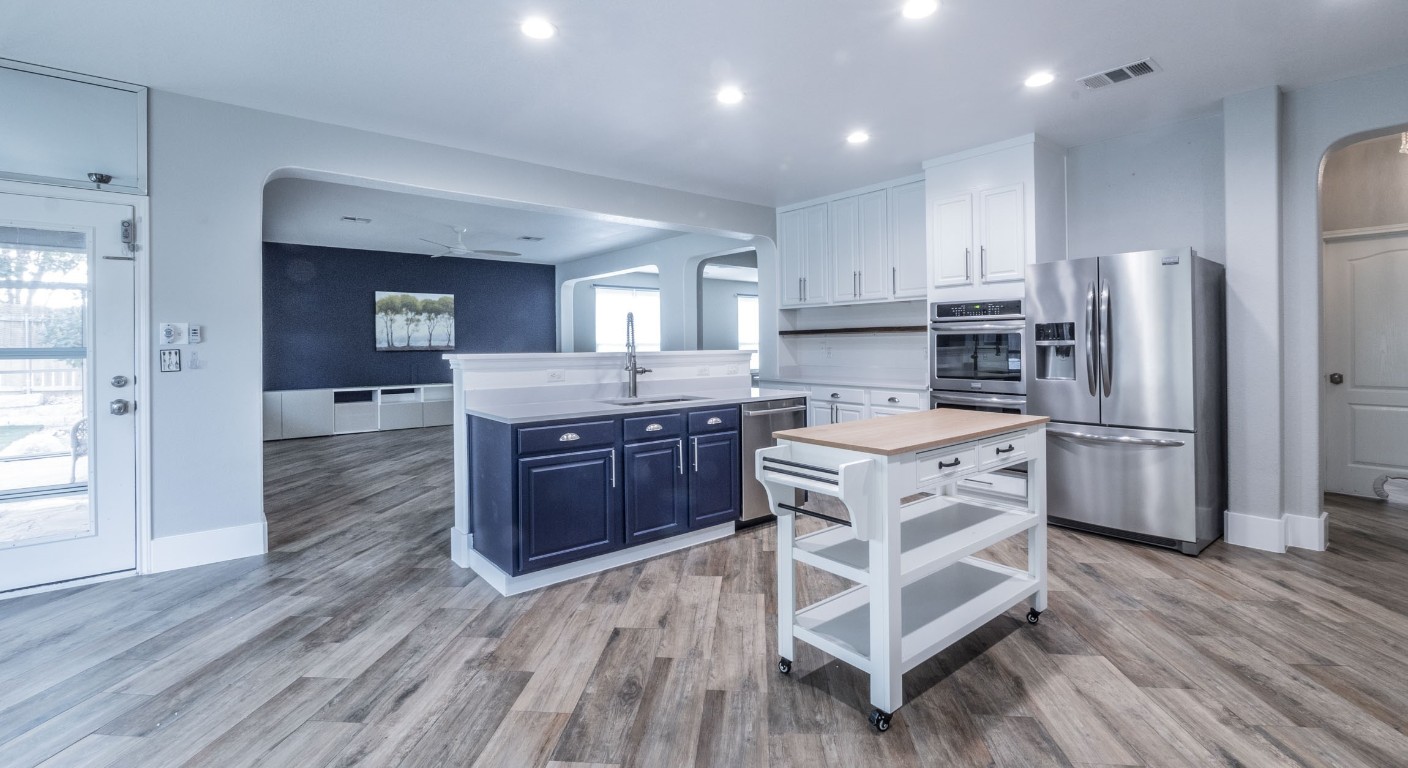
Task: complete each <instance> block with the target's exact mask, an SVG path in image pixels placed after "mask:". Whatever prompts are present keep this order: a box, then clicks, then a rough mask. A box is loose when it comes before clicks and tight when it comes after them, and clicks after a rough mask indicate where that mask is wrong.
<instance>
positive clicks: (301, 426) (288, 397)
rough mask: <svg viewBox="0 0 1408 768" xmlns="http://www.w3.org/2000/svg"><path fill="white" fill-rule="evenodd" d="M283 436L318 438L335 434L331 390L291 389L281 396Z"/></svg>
mask: <svg viewBox="0 0 1408 768" xmlns="http://www.w3.org/2000/svg"><path fill="white" fill-rule="evenodd" d="M281 399H282V404H283V407H282V408H281V409H280V413H281V414H282V417H283V427H284V428H283V436H284V437H285V438H290V437H318V436H320V435H331V434H332V433H333V412H332V408H333V404H332V390H330V389H290V390H286V391H284V392H283V393H282V395H281Z"/></svg>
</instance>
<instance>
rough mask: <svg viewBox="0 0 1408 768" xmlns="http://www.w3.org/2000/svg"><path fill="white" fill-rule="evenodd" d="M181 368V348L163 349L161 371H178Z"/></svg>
mask: <svg viewBox="0 0 1408 768" xmlns="http://www.w3.org/2000/svg"><path fill="white" fill-rule="evenodd" d="M179 370H181V350H179V349H163V350H161V372H162V373H176V372H177V371H179Z"/></svg>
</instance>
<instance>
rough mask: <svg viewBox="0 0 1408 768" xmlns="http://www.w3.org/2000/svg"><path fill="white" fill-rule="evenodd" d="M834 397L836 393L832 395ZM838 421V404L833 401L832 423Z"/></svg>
mask: <svg viewBox="0 0 1408 768" xmlns="http://www.w3.org/2000/svg"><path fill="white" fill-rule="evenodd" d="M832 397H835V395H832ZM837 421H839V419H838V418H837V417H836V404H835V403H832V404H831V423H832V424H835V423H836V422H837Z"/></svg>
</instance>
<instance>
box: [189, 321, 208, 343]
mask: <svg viewBox="0 0 1408 768" xmlns="http://www.w3.org/2000/svg"><path fill="white" fill-rule="evenodd" d="M204 335H205V334H204V333H202V332H201V329H200V326H199V325H196V324H195V323H191V325H190V328H189V329H187V331H186V343H187V344H199V343H200V342H201V337H202V336H204Z"/></svg>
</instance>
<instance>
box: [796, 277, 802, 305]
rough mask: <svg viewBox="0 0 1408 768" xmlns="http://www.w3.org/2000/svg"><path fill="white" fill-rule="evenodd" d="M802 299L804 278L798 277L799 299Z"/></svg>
mask: <svg viewBox="0 0 1408 768" xmlns="http://www.w3.org/2000/svg"><path fill="white" fill-rule="evenodd" d="M801 300H802V278H800V277H799V278H797V301H799V302H800V301H801Z"/></svg>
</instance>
